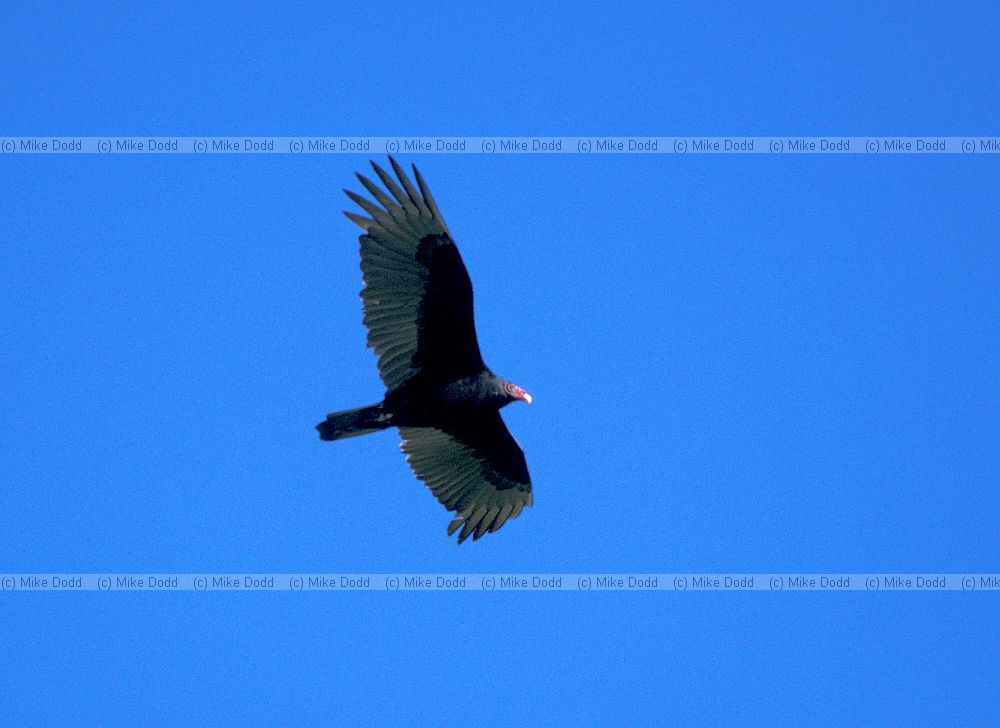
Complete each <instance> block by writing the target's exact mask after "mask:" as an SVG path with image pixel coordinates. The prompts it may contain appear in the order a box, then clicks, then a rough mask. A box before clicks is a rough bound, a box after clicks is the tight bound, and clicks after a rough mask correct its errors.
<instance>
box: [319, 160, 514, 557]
mask: <svg viewBox="0 0 1000 728" xmlns="http://www.w3.org/2000/svg"><path fill="white" fill-rule="evenodd" d="M389 161H390V163H391V164H392V167H393V170H394V171H395V172H396V175H397V177H398V179H399V182H400V184H402V189H400V187H398V186H397V185H396V183H395V182H394V181H393V180H392V177H390V176H389V175H388V174H387V173H386V172H385V171H384V170H382V169H381V168H380V167H378V165H376V164H375V163H374V162H373V163H372V166H373V167H374V169H375V171H376V173H377V174H378V176H379V178H380V179H381V180H382V182H383V183H384V184H385V186H386V188H387V189H388V190H389V192H390V193H391V194H392V198H390V197H389V196H388V195H386V194H385V192H383V191H382V190H381V189H380V188H379V187H378V186H376V185H375V184H374V183H372V182H371V181H370V180H368V179H366V178H365V177H362V176H361V175H358V178H359V179H360V180H361V183H362V184H363V185H364V186H365V188H366V189H367V190H368V191H369V192H370V193H371V194H372V195H373V196H374V197H375V199H376V200H378V202H379V203H380V204H381V205H382V207H381V208H379V207H378V206H376V205H374V204H373V203H371V202H370V201H368V200H366V199H364V198H362V197H359V196H358V195H355V194H353V193H351V192H347V191H346V190H345V192H347V195H348V196H349V197H350V198H351V199H352V200H354V201H355V202H357V203H358V204H359V205H360V206H361V207H362V208H363V209H364V210H365V211H366V212H367V213H368V214H369V215H371V218H364V217H361V216H359V215H355V214H353V213H345V214H346V215H347V216H348V218H350V219H351V220H352V221H354V222H355V223H356V224H358V225H359V226H360V227H361V228H362V229H364V230H365V234H364V235H362V236H361V238H360V242H361V270H362V274H363V276H364V279H365V288H364V289H363V290H362V291H361V298H362V300H363V302H364V308H365V318H364V323H365V325H366V326H367V327H368V345H369V346H370V347H372V348H373V349H374V350H375V353H376V354H377V355H378V357H379V374H380V375H381V377H382V380H383V382H384V383H385V385H386V395H385V399H384V400H383V401H382V402H380V403H379V404H376V405H371V406H369V407H361V408H358V409H354V410H346V411H343V412H334V413H331V414H330V415H327V418H326V420H324V421H323V422H321V423H320V424H319V425H317V426H316V429H317V430H319V433H320V437H321V438H322V439H324V440H339V439H342V438H346V437H354V436H356V435H364V434H367V433H369V432H376V431H378V430H383V429H386V428H389V427H398V428H399V431H400V435H401V436H402V438H403V444H402V446H401V447H402V450H403V452H404V453H406V455H407V460H408V461H409V463H410V466H411V468H412V469H413V471H414V473H415V474H416V475H417V477H418V478H420V479H421V480H423V481H424V482H425V483H426V484H427V485H428V486H429V487H430V488H431V491H432V492H433V493H434V495H435V496H437V498H438V500H439V501H441V503H443V504H444V505H445V507H446V508H448V509H449V510H452V511H456V512H457V513H458V517H457V518H455V519H454V520H453V521H452V523H451V525H450V526H449V528H448V533H449V535H450V534H452V533H454V531H455V530H457V529H458V527H459V526H461V527H462V531H461V533H460V534H459V537H458V538H459V543H461V542H462V541H464V540H465V539H466V538H467V537H468V536H470V535H471V536H472V537H473V539H478V538H479V537H480V536H482V535H483V534H484V533H488V532H492V531H495V530H497V529H498V528H500V527H501V526H502V525H503V524H504V523H505V522H506V521H507V520H509V519H510V518H515V517H516V516H517V515H518V514H520V512H521V509H522V508H523V507H524V506H530V505H531V503H532V495H531V479H530V477H529V475H528V469H527V465H526V463H525V461H524V453H523V452H522V450H521V447H520V446H519V445H518V444H517V441H516V440H514V438H513V437H512V436H511V434H510V432H509V431H508V430H507V427H506V425H504V422H503V420H502V419H501V417H500V409H501V408H502V407H504V406H506V405H507V404H510V403H511V402H514V401H517V400H521V401H525V402H531V396H530V395H529V394H527V392H525V391H524V390H523V389H521V388H520V387H518V386H517V385H515V384H513V383H511V382H508V381H506V380H504V379H501V378H500V377H498V376H496V375H495V374H494V373H493V372H492V371H491V370H490V369H489V367H487V366H486V364H485V363H484V362H483V359H482V355H481V354H480V351H479V343H478V340H477V337H476V329H475V321H474V316H473V303H472V283H471V281H470V280H469V275H468V273H467V271H466V269H465V264H464V263H463V262H462V258H461V256H460V255H459V252H458V248H457V247H456V245H455V243H454V241H453V240H452V238H451V235H450V233H449V232H448V228H447V226H446V225H445V224H444V220H443V219H442V217H441V213H440V211H439V210H438V208H437V204H436V203H435V202H434V198H433V197H431V195H430V192H429V191H428V189H427V186H426V184H425V183H424V181H423V178H422V177H421V176H420V173H419V172H418V171H417V169H416V167H414V168H413V171H414V175H415V177H416V179H417V183H418V185H419V187H420V192H419V193H418V192H417V190H416V189H415V188H414V187H413V185H412V183H411V182H410V180H409V179H408V178H407V177H406V175H405V173H404V172H403V170H402V169H401V168H400V167H399V165H398V164H396V161H395V160H394V159H392V158H391V157H390V158H389Z"/></svg>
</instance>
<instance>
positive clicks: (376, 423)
mask: <svg viewBox="0 0 1000 728" xmlns="http://www.w3.org/2000/svg"><path fill="white" fill-rule="evenodd" d="M387 427H392V415H390V414H389V413H388V412H386V411H385V408H384V407H383V406H382V404H381V403H380V404H373V405H371V406H370V407H358V408H357V409H352V410H344V411H343V412H331V413H330V414H328V415H327V416H326V419H325V420H323V421H322V422H320V423H319V424H318V425H316V429H317V430H318V431H319V439H321V440H341V439H343V438H345V437H357V436H358V435H367V434H368V433H369V432H377V431H378V430H384V429H386V428H387Z"/></svg>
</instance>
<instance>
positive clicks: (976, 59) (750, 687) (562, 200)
mask: <svg viewBox="0 0 1000 728" xmlns="http://www.w3.org/2000/svg"><path fill="white" fill-rule="evenodd" d="M5 15H6V16H8V18H9V19H10V20H11V21H12V22H9V23H6V24H5V26H4V27H3V28H2V29H0V42H2V45H3V47H4V48H5V52H4V58H5V66H6V67H7V68H6V70H5V72H4V73H3V74H0V98H2V99H3V100H4V102H5V103H4V104H3V108H2V113H0V135H60V134H61V135H71V134H77V135H110V134H120V135H133V134H134V135H146V134H159V135H169V134H178V135H192V136H193V135H243V134H246V135H269V134H274V135H285V136H287V135H339V134H344V135H369V134H370V135H380V134H413V135H418V134H419V135H434V134H510V135H515V134H539V135H547V134H574V135H575V134H619V135H631V134H635V135H643V134H663V135H669V134H699V135H712V134H734V135H737V134H788V135H796V134H807V135H819V134H830V135H855V134H857V135H865V134H885V135H888V134H906V135H911V134H928V135H956V136H958V135H971V134H983V135H986V134H994V135H995V134H996V133H997V107H996V94H995V79H996V71H997V69H996V63H995V48H994V43H993V42H992V41H994V38H993V37H992V36H994V35H995V28H996V27H997V23H998V21H1000V16H998V13H997V10H996V9H995V8H994V7H992V6H985V5H984V6H979V7H977V6H972V5H970V6H968V7H960V8H959V7H956V8H950V9H948V10H947V11H944V10H927V9H922V10H921V11H920V12H913V11H907V12H901V11H899V10H897V9H886V10H885V11H873V10H871V9H869V8H867V7H865V6H860V5H859V6H850V5H847V6H844V5H841V6H838V8H837V9H836V10H835V11H833V10H830V11H811V12H810V13H809V14H806V15H804V14H803V13H802V11H801V10H798V9H796V8H795V7H793V6H785V7H782V8H769V9H762V8H755V9H752V10H746V11H735V10H733V9H731V8H724V7H723V6H708V7H706V6H704V5H702V4H699V5H698V6H697V9H692V8H678V9H675V10H672V11H652V10H649V9H646V8H635V9H631V10H628V11H622V10H620V9H617V8H612V7H611V6H608V7H605V8H603V9H594V10H586V11H584V10H581V9H579V8H578V7H577V6H563V7H559V8H557V9H553V10H547V11H535V10H532V11H525V10H519V9H513V10H510V11H503V12H501V11H490V12H485V11H473V10H469V9H458V8H450V9H445V8H442V9H439V10H430V9H415V8H410V9H398V8H390V7H382V8H378V9H375V10H363V11H362V10H359V9H358V8H346V7H339V6H338V7H334V8H331V9H326V10H312V11H309V12H301V13H300V12H297V11H289V10H284V9H282V10H280V11H279V10H275V11H273V12H271V13H268V12H258V11H240V12H238V13H237V12H231V13H228V14H223V13H216V12H213V11H212V10H210V9H209V8H208V6H206V5H205V4H198V5H197V6H192V7H182V6H179V7H176V8H172V9H171V10H170V11H155V10H154V11H145V10H144V11H142V12H135V11H127V12H124V11H123V12H119V11H109V10H101V11H96V10H92V9H89V8H88V9H86V10H68V9H63V8H62V6H59V8H58V9H50V10H48V11H46V12H41V13H38V12H36V11H30V10H27V9H16V8H15V9H13V10H9V11H5ZM401 161H403V162H405V163H409V162H413V161H416V162H417V164H418V165H419V166H420V168H421V170H422V172H423V173H424V176H425V177H426V178H427V181H428V183H429V185H430V187H431V189H432V191H433V192H434V194H435V196H436V198H437V201H438V203H439V205H440V206H441V208H442V211H443V213H444V215H445V217H446V219H447V221H448V224H449V227H450V228H451V230H452V232H453V233H454V234H455V236H456V238H457V240H458V242H459V245H460V246H461V250H462V252H463V255H464V258H465V261H466V264H467V266H468V268H469V270H470V273H471V276H472V279H473V282H474V285H475V289H476V316H477V322H478V328H479V336H480V342H481V345H482V348H483V351H484V355H485V357H486V359H487V361H488V363H489V364H490V365H491V366H492V367H493V368H494V369H495V370H496V371H497V372H498V373H499V374H501V375H502V376H505V377H507V378H509V379H512V380H513V381H516V382H518V383H519V384H521V385H522V386H524V387H525V388H526V389H527V390H528V391H530V392H531V393H532V395H533V396H534V397H535V402H534V404H532V405H531V406H530V407H526V406H523V405H522V406H512V407H510V408H508V409H507V410H505V416H506V420H507V422H508V425H509V426H510V428H511V430H512V431H513V432H514V434H515V435H516V436H517V438H518V439H519V440H520V442H521V443H522V445H523V446H524V449H525V451H526V454H527V458H528V463H529V467H530V468H531V472H532V476H533V480H534V483H535V507H534V508H532V509H530V510H529V511H526V512H525V513H524V514H523V515H522V516H521V517H520V518H519V519H517V520H516V521H514V522H511V523H509V524H508V525H507V526H506V527H505V528H504V529H503V530H502V531H500V532H498V533H497V534H494V535H492V536H490V537H487V538H484V539H483V540H481V541H479V542H477V543H475V544H473V543H471V542H470V543H466V544H465V545H463V546H462V547H461V548H459V547H457V546H456V545H455V543H454V539H451V540H449V539H447V538H446V537H445V535H444V529H445V525H446V524H447V521H448V514H447V513H446V512H445V511H444V510H443V509H442V508H441V507H440V506H439V505H438V504H437V503H436V502H435V501H434V499H433V498H432V497H431V496H430V494H429V493H428V492H427V491H426V489H425V488H424V486H423V485H421V484H420V483H419V482H417V481H416V480H415V479H414V478H413V477H412V475H411V474H410V472H409V470H408V469H407V467H406V464H405V461H404V460H403V458H402V456H401V455H400V453H399V452H398V446H397V442H398V439H397V438H396V435H395V434H394V433H391V432H389V433H382V434H379V435H376V436H370V437H365V438H358V439H353V440H348V441H345V442H338V443H334V444H330V443H320V442H319V440H318V439H317V438H316V436H315V432H314V431H313V429H312V428H313V425H314V424H315V422H317V421H318V420H319V419H320V418H321V417H322V416H323V415H324V414H325V413H326V412H327V411H330V410H335V409H342V408H347V407H351V406H357V405H361V404H367V403H370V402H374V401H377V400H378V399H379V398H380V396H381V394H382V390H381V388H380V382H379V380H378V376H377V373H376V368H375V361H374V357H373V356H372V354H371V352H370V351H368V350H367V349H366V348H365V346H364V329H363V328H362V326H361V312H360V301H359V299H358V297H357V292H358V289H359V288H360V285H361V280H360V272H359V270H358V260H357V243H356V237H357V236H356V229H355V228H354V227H353V226H352V225H351V224H350V223H349V222H348V221H347V220H346V219H345V218H344V217H343V216H342V215H341V214H340V211H341V210H343V209H352V207H351V205H350V203H349V202H348V201H347V200H346V199H345V198H344V196H343V194H342V193H341V191H340V190H341V188H342V187H344V186H350V187H352V188H355V189H356V188H357V187H358V185H356V184H355V183H354V182H353V181H352V180H353V172H354V171H355V170H357V169H361V168H362V167H363V166H364V165H366V164H367V162H366V157H365V156H347V155H343V156H341V155H330V156H301V157H300V156H291V155H273V156H257V157H255V156H214V157H213V156H209V157H196V156H193V155H181V156H176V157H169V156H153V155H136V156H111V157H102V156H96V155H86V156H79V157H69V156H66V157H59V156H16V155H15V156H5V157H3V158H2V160H0V165H2V172H0V199H2V200H3V214H2V215H0V280H2V281H3V285H2V286H0V310H2V312H3V313H2V316H0V401H2V403H3V407H4V415H5V416H4V417H3V418H2V419H0V422H2V424H0V438H2V441H3V446H2V450H0V479H2V481H3V483H4V493H5V498H4V507H3V508H2V509H0V571H3V572H13V573H19V572H24V573H28V572H35V573H40V572H83V573H87V572H145V571H151V572H178V573H186V572H216V571H218V572H270V571H274V572H317V573H320V572H393V571H395V572H458V573H464V572H528V573H531V572H579V571H590V572H661V573H666V572H686V571H690V572H698V571H704V572H744V571H746V572H771V571H774V572H796V571H801V572H813V573H820V572H866V571H883V572H894V571H899V572H993V573H995V572H997V571H998V566H997V559H996V554H997V549H998V546H1000V538H998V535H997V534H998V530H997V523H998V517H1000V507H998V505H997V496H996V486H997V479H998V477H997V476H998V473H1000V453H998V448H997V445H996V443H997V441H998V434H1000V433H998V432H997V412H998V411H1000V384H998V383H1000V366H998V364H997V357H996V352H997V349H998V334H997V332H998V330H1000V328H998V324H1000V303H998V296H997V291H998V284H1000V274H998V271H1000V248H998V242H997V231H998V229H1000V213H998V207H997V204H996V200H997V197H998V192H1000V175H998V174H997V163H996V159H995V157H986V156H982V157H979V156H975V157H966V156H959V155H943V156H934V157H919V156H895V157H887V156H878V157H868V156H849V157H847V156H845V157H837V156H820V155H817V156H798V157H788V156H785V157H772V156H721V155H719V156H712V155H705V156H686V157H680V156H666V155H663V156H628V155H622V156H600V157H598V156H590V157H587V156H574V155H566V156H543V155H524V156H496V157H488V156H478V155H468V156H443V155H438V156H433V155H427V156H421V157H402V158H401ZM2 602H3V606H2V609H0V615H2V616H0V620H2V621H0V624H2V634H3V641H4V649H3V650H2V651H0V654H2V656H0V676H2V677H3V683H4V685H5V689H4V691H3V692H4V693H5V698H4V702H6V703H8V704H7V705H5V706H4V712H5V714H6V715H8V716H16V717H17V718H18V720H17V722H18V723H21V724H28V723H31V722H33V721H38V722H40V723H52V722H59V723H67V722H70V723H72V722H82V723H90V722H100V723H104V724H107V723H108V722H117V721H121V722H125V723H140V722H141V723H146V722H147V720H149V721H152V720H154V719H159V720H161V721H163V722H165V723H173V724H176V723H177V722H189V721H190V722H196V723H201V722H204V723H215V722H219V721H223V720H225V719H227V718H228V719H241V720H244V721H249V720H260V719H264V720H268V721H271V722H284V721H288V722H297V721H301V720H317V721H319V720H326V721H329V720H334V719H347V718H349V717H355V718H357V719H360V720H361V721H364V722H369V721H370V722H374V721H376V720H379V721H386V722H390V723H395V722H399V721H406V720H407V719H416V718H420V720H421V722H426V723H437V722H441V723H444V722H454V721H456V720H458V719H461V718H467V717H470V716H474V717H475V718H476V719H477V720H479V721H481V722H482V721H485V722H488V723H493V722H498V723H511V722H519V723H529V724H530V723H533V722H539V723H554V722H562V721H563V720H564V719H567V718H568V719H570V720H573V721H574V722H583V723H590V722H618V723H620V722H623V721H633V720H641V721H643V722H652V721H669V722H674V721H677V720H683V721H704V722H709V723H737V724H743V723H747V722H754V721H760V722H766V723H772V722H780V723H802V722H809V723H830V724H838V723H857V722H858V721H862V720H863V721H865V722H876V723H885V722H890V723H906V724H920V723H934V722H939V721H942V720H948V721H949V722H955V721H961V722H963V723H968V724H977V723H979V724H989V723H991V722H993V721H991V720H990V716H995V715H996V711H997V708H998V705H997V700H996V691H995V684H994V683H995V680H994V679H993V677H995V675H996V674H997V668H998V664H997V663H998V659H997V643H996V629H995V625H996V621H997V616H998V610H997V606H996V601H995V597H993V596H991V595H983V594H977V595H966V594H962V593H954V592H953V593H946V594H920V593H899V594H881V595H869V594H864V593H855V594H840V595H828V594H823V593H801V594H782V595H773V594H763V593H757V594H713V593H703V594H686V595H675V594H669V593H657V594H633V593H605V594H587V595H583V594H577V593H565V594H563V593H559V594H555V593H546V594H537V593H509V594H491V595H485V594H466V593H463V594H448V593H443V594H442V593H432V594H395V595H392V596H390V595H387V594H381V593H357V594H342V593H316V594H293V593H287V592H286V593H281V594H266V595H262V594H235V595H230V594H211V595H205V594H193V593H183V594H169V593H156V594H144V593H127V594H117V595H110V596H109V595H105V594H98V593H86V594H75V595H74V594H48V593H33V594H26V593H22V594H15V595H10V594H5V595H4V597H3V599H2Z"/></svg>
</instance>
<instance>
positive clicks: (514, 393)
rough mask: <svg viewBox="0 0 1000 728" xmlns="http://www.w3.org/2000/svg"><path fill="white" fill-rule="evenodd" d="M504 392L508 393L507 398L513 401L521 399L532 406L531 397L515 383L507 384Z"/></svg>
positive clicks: (504, 386)
mask: <svg viewBox="0 0 1000 728" xmlns="http://www.w3.org/2000/svg"><path fill="white" fill-rule="evenodd" d="M503 391H504V392H506V393H507V396H508V397H510V398H511V399H512V400H513V399H519V400H521V401H522V402H527V403H528V404H531V395H530V394H528V393H527V392H525V391H524V390H523V389H521V388H520V387H519V386H517V385H516V384H514V383H513V382H506V383H505V384H504V385H503Z"/></svg>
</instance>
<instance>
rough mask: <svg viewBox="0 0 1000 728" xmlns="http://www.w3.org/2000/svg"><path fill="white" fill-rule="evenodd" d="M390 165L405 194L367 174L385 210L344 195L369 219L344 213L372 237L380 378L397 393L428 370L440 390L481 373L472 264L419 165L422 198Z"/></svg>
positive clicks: (365, 262)
mask: <svg viewBox="0 0 1000 728" xmlns="http://www.w3.org/2000/svg"><path fill="white" fill-rule="evenodd" d="M389 162H390V163H391V164H392V168H393V170H394V171H395V172H396V176H397V177H398V178H399V183H400V184H401V185H402V189H401V188H400V187H399V185H397V184H396V182H395V181H393V179H392V177H391V176H390V175H389V174H388V173H387V172H386V171H385V170H383V169H382V168H381V167H379V166H378V165H377V164H375V163H374V162H372V167H374V169H375V173H376V174H377V175H378V176H379V179H381V180H382V183H383V184H384V185H385V187H386V189H387V190H388V191H389V194H391V195H392V197H390V196H389V195H387V194H386V193H385V192H384V191H383V190H382V189H380V188H379V187H378V185H376V184H375V183H374V182H372V181H371V180H369V179H367V178H366V177H364V176H362V175H361V174H359V175H358V179H359V180H360V181H361V184H363V185H364V186H365V189H367V190H368V191H369V192H370V193H371V195H372V197H374V198H375V200H377V201H378V203H379V204H378V205H376V204H374V203H373V202H371V201H369V200H367V199H365V198H363V197H361V196H359V195H356V194H354V193H353V192H349V191H348V190H344V192H346V193H347V196H348V197H350V198H351V199H352V200H354V202H356V203H357V204H358V205H360V206H361V208H362V209H364V211H365V212H367V213H368V214H369V216H370V217H367V218H366V217H362V216H360V215H355V214H354V213H351V212H345V213H344V214H345V215H347V217H348V218H350V219H351V220H352V221H353V222H354V223H356V224H357V225H358V226H360V227H361V228H362V229H363V230H364V231H365V234H364V235H362V236H361V238H360V240H361V273H362V276H363V277H364V283H365V287H364V289H363V290H362V291H361V299H362V301H363V302H364V308H365V318H364V323H365V326H367V327H368V346H370V347H371V348H372V349H374V350H375V354H376V355H377V356H378V368H379V375H380V376H381V377H382V382H383V383H384V384H385V387H386V389H389V390H392V389H395V388H397V387H399V386H400V385H401V384H403V383H404V382H405V381H406V380H407V379H409V378H410V377H412V376H414V375H415V374H417V373H419V372H421V371H424V372H426V374H427V376H428V378H429V380H430V381H435V382H441V383H446V382H451V381H455V380H456V379H461V378H463V377H468V376H472V375H474V374H477V373H479V372H480V371H482V369H483V359H482V356H481V355H480V353H479V342H478V340H477V339H476V325H475V320H474V318H473V312H472V283H471V281H470V280H469V274H468V272H467V271H466V269H465V264H464V263H463V262H462V257H461V256H460V255H459V253H458V248H457V247H456V246H455V242H454V241H453V240H452V239H451V235H450V234H449V233H448V227H447V225H445V223H444V219H443V218H442V217H441V212H440V210H438V207H437V204H436V203H435V202H434V198H433V197H432V196H431V193H430V191H429V190H428V189H427V185H426V183H425V182H424V180H423V177H421V175H420V172H419V171H417V168H416V166H414V167H413V174H414V176H415V177H416V180H417V185H418V186H419V187H420V191H419V193H418V192H417V190H416V189H415V188H414V187H413V184H412V183H411V182H410V180H409V179H408V178H407V176H406V173H405V172H403V170H402V169H401V168H400V166H399V165H398V164H397V163H396V160H395V159H393V158H392V157H389ZM379 205H381V207H379Z"/></svg>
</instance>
